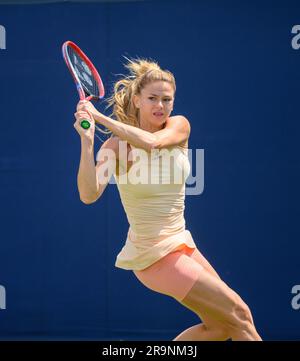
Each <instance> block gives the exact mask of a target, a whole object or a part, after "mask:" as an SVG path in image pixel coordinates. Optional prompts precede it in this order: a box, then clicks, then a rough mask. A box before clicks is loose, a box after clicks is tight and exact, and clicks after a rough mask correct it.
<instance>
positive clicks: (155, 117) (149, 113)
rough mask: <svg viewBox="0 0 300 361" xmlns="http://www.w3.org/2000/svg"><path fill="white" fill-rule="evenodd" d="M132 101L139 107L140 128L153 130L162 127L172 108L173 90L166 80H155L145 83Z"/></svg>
mask: <svg viewBox="0 0 300 361" xmlns="http://www.w3.org/2000/svg"><path fill="white" fill-rule="evenodd" d="M133 101H134V104H135V106H136V108H138V109H139V113H140V126H141V128H142V129H144V130H148V131H152V132H154V131H157V130H159V129H162V128H163V126H164V123H165V122H166V120H167V118H168V117H169V116H170V114H171V112H172V110H173V104H174V90H173V87H172V85H171V84H170V83H168V82H166V81H155V82H152V83H149V84H147V85H146V86H145V87H144V88H143V89H142V90H141V93H140V94H138V95H135V96H134V98H133Z"/></svg>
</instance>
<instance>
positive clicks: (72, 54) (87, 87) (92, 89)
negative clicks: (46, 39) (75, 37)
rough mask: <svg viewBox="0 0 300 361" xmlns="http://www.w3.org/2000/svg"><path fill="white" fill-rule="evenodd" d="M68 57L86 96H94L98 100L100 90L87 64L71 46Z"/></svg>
mask: <svg viewBox="0 0 300 361" xmlns="http://www.w3.org/2000/svg"><path fill="white" fill-rule="evenodd" d="M68 55H69V59H70V62H71V63H72V66H73V68H74V71H75V72H76V74H77V77H78V79H79V81H80V84H81V86H82V88H83V90H84V92H85V94H86V95H87V96H90V95H92V96H95V97H97V98H98V97H99V96H100V89H99V86H98V83H97V81H96V79H95V77H94V76H93V73H92V71H91V70H90V68H89V67H88V65H87V63H86V62H85V61H84V59H82V58H81V57H80V55H79V54H78V53H77V52H76V51H75V50H74V49H73V48H72V47H70V46H68Z"/></svg>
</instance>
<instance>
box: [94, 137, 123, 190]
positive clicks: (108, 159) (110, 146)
mask: <svg viewBox="0 0 300 361" xmlns="http://www.w3.org/2000/svg"><path fill="white" fill-rule="evenodd" d="M118 151H119V138H118V137H111V138H109V139H107V140H106V141H105V142H104V143H103V144H102V146H101V148H100V149H99V151H98V153H97V156H96V161H97V164H96V176H97V180H98V186H99V189H98V192H97V193H98V197H100V196H101V194H102V193H103V191H104V189H105V188H106V186H107V184H108V182H109V180H110V178H111V176H112V174H113V173H114V172H115V170H116V164H117V159H118Z"/></svg>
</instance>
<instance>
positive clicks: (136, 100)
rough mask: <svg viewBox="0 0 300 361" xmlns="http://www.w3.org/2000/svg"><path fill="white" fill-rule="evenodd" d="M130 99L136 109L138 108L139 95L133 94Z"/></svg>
mask: <svg viewBox="0 0 300 361" xmlns="http://www.w3.org/2000/svg"><path fill="white" fill-rule="evenodd" d="M132 101H133V104H134V106H135V107H136V108H137V109H139V107H140V97H139V96H138V95H134V96H133V97H132Z"/></svg>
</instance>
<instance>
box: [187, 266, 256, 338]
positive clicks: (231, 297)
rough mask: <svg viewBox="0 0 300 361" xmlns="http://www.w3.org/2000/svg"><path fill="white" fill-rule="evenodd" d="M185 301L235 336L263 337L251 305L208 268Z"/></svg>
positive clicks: (192, 308) (198, 312) (200, 275)
mask: <svg viewBox="0 0 300 361" xmlns="http://www.w3.org/2000/svg"><path fill="white" fill-rule="evenodd" d="M181 303H182V304H183V305H184V306H185V307H187V308H189V309H190V310H192V311H194V312H195V313H196V314H197V315H199V317H201V315H205V316H206V317H209V319H210V320H214V321H217V322H218V323H219V324H221V325H223V329H224V328H225V330H227V331H228V334H229V335H230V337H231V338H232V340H253V341H254V340H261V338H260V336H259V335H258V334H257V332H256V329H255V327H254V324H253V319H252V316H251V313H250V310H249V308H248V306H247V305H246V304H245V303H244V302H243V301H242V299H241V298H240V297H239V296H238V295H237V294H236V293H235V292H234V291H233V290H231V289H230V288H229V287H228V286H227V285H226V284H225V283H224V282H223V281H221V280H220V279H218V278H216V277H215V276H212V275H211V274H210V273H209V272H208V271H206V270H205V269H203V270H202V272H199V273H198V280H197V281H196V282H195V284H194V285H193V287H192V288H191V290H190V291H189V292H188V293H187V295H186V296H185V298H184V299H183V300H181Z"/></svg>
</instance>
